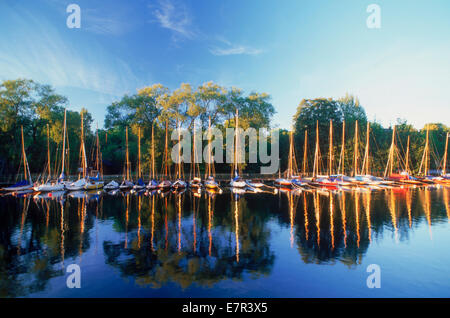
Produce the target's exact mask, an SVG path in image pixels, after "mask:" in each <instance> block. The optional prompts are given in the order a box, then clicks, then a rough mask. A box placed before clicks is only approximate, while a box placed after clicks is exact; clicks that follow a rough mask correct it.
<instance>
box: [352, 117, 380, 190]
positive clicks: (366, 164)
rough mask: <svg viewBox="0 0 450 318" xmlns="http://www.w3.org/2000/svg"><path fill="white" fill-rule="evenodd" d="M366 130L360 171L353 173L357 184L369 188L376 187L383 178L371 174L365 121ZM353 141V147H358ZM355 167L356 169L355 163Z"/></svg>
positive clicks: (368, 131) (368, 139)
mask: <svg viewBox="0 0 450 318" xmlns="http://www.w3.org/2000/svg"><path fill="white" fill-rule="evenodd" d="M366 128H367V131H366V149H365V151H364V159H363V164H362V168H361V171H360V173H359V174H358V173H357V174H355V176H354V180H355V181H356V182H357V183H358V184H359V185H363V186H365V187H367V188H370V189H377V188H378V185H381V184H384V183H385V182H384V180H383V179H381V178H378V177H375V176H373V175H371V174H370V173H369V172H370V123H369V122H367V126H366ZM356 142H357V141H355V149H356V148H357V147H358V146H357V144H356ZM355 169H358V167H357V165H356V166H355Z"/></svg>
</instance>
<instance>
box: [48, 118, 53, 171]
mask: <svg viewBox="0 0 450 318" xmlns="http://www.w3.org/2000/svg"><path fill="white" fill-rule="evenodd" d="M47 166H48V178H49V179H51V178H52V168H51V165H50V129H49V127H48V124H47Z"/></svg>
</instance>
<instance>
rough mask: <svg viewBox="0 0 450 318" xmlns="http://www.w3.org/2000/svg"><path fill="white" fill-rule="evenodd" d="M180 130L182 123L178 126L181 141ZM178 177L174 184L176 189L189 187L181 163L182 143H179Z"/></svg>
mask: <svg viewBox="0 0 450 318" xmlns="http://www.w3.org/2000/svg"><path fill="white" fill-rule="evenodd" d="M180 132H181V125H180V126H178V141H181V134H180ZM176 177H177V179H176V180H175V182H174V183H173V184H172V187H173V188H174V189H175V190H179V189H185V188H186V187H187V183H186V181H184V180H183V172H182V163H181V145H180V144H179V148H178V164H177V171H176Z"/></svg>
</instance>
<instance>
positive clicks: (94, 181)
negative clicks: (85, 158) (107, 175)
mask: <svg viewBox="0 0 450 318" xmlns="http://www.w3.org/2000/svg"><path fill="white" fill-rule="evenodd" d="M95 157H96V159H95V171H94V173H96V176H89V177H88V179H87V184H86V185H85V186H84V188H85V189H86V190H97V189H101V188H103V186H104V185H105V182H104V181H103V180H101V172H100V171H101V170H102V169H101V164H100V161H101V152H100V142H99V139H98V127H97V132H96V147H95ZM91 173H92V172H91Z"/></svg>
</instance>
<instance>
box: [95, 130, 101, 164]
mask: <svg viewBox="0 0 450 318" xmlns="http://www.w3.org/2000/svg"><path fill="white" fill-rule="evenodd" d="M95 134H96V136H95V137H96V138H95V139H96V143H97V149H96V154H97V156H96V157H97V159H96V161H95V166H96V167H95V169H96V170H97V172H100V164H99V159H100V158H99V156H100V142H99V140H98V123H97V131H96V133H95Z"/></svg>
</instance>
